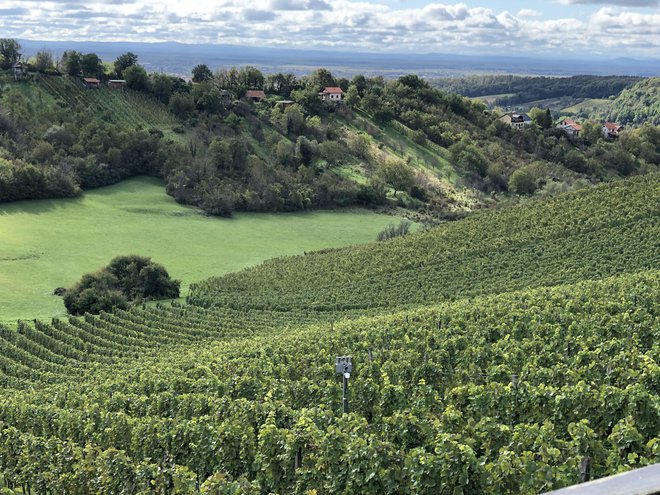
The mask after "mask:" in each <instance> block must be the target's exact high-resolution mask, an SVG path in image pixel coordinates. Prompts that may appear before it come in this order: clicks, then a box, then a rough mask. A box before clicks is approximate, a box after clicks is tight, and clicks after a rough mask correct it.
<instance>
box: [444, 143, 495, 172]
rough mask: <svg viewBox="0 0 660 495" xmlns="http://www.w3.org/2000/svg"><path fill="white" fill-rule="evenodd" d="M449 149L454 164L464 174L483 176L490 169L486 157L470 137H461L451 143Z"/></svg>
mask: <svg viewBox="0 0 660 495" xmlns="http://www.w3.org/2000/svg"><path fill="white" fill-rule="evenodd" d="M449 151H450V153H451V158H452V162H453V164H454V166H455V167H456V168H457V169H458V170H459V171H461V172H462V173H463V174H465V175H471V174H476V175H479V176H482V177H483V176H485V175H486V171H487V170H488V162H487V161H486V157H485V156H484V155H483V153H482V152H481V150H479V148H477V147H476V146H475V145H474V144H472V143H471V142H470V140H469V139H466V138H463V139H461V140H460V141H459V142H458V143H455V144H453V145H451V146H450V148H449Z"/></svg>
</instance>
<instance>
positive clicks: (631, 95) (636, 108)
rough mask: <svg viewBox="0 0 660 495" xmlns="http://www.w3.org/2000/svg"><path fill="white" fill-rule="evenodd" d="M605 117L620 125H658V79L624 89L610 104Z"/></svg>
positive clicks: (659, 81)
mask: <svg viewBox="0 0 660 495" xmlns="http://www.w3.org/2000/svg"><path fill="white" fill-rule="evenodd" d="M607 117H608V118H609V119H610V120H611V121H612V122H619V123H621V124H634V125H644V124H651V125H660V77H652V78H649V79H644V80H642V81H640V82H638V83H637V84H635V85H634V86H631V87H628V88H626V89H624V90H623V91H622V92H621V94H620V95H619V96H618V97H617V98H616V99H615V100H614V101H613V102H612V104H611V106H610V109H609V115H608V116H607Z"/></svg>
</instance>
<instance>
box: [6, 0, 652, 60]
mask: <svg viewBox="0 0 660 495" xmlns="http://www.w3.org/2000/svg"><path fill="white" fill-rule="evenodd" d="M1 37H13V38H20V39H30V40H50V41H55V40H57V41H67V40H76V41H147V42H151V41H178V42H182V43H215V44H236V45H250V46H270V47H273V46H275V47H277V46H283V47H289V48H310V49H311V48H314V49H333V50H342V51H366V52H370V51H373V52H392V53H453V54H480V55H508V56H510V55H521V56H526V55H544V56H557V57H562V56H582V57H590V56H612V57H637V58H649V57H651V58H660V0H544V1H525V0H490V1H487V0H465V1H464V2H460V3H451V2H449V3H438V2H429V1H424V0H355V1H354V0H251V1H249V2H246V1H237V0H186V1H175V0H48V1H37V0H0V38H1Z"/></svg>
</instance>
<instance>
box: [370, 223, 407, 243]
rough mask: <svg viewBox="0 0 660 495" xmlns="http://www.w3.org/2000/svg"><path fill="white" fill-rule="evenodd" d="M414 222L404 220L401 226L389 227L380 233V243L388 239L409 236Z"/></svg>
mask: <svg viewBox="0 0 660 495" xmlns="http://www.w3.org/2000/svg"><path fill="white" fill-rule="evenodd" d="M411 225H412V222H410V221H409V220H406V219H403V220H401V223H400V224H399V225H392V224H390V225H388V226H387V227H385V229H384V230H382V231H380V232H379V233H378V240H379V241H386V240H387V239H393V238H394V237H403V236H404V235H408V233H409V232H410V226H411Z"/></svg>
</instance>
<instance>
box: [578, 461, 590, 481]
mask: <svg viewBox="0 0 660 495" xmlns="http://www.w3.org/2000/svg"><path fill="white" fill-rule="evenodd" d="M590 479H591V457H589V456H587V457H583V458H582V460H581V461H580V483H586V482H587V481H589V480H590Z"/></svg>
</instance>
